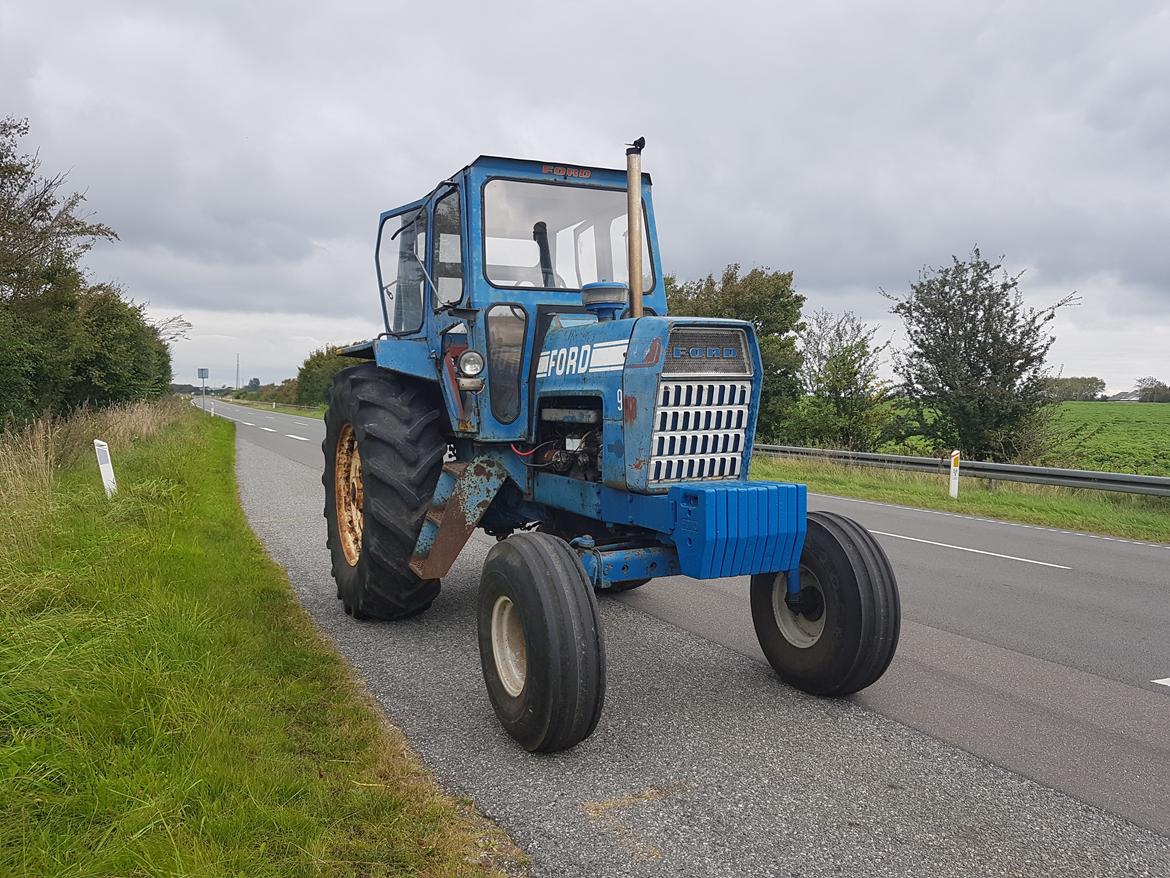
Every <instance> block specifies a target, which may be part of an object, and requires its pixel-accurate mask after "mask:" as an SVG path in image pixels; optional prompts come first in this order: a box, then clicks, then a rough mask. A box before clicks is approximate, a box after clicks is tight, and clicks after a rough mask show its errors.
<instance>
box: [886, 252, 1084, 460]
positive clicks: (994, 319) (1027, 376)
mask: <svg viewBox="0 0 1170 878" xmlns="http://www.w3.org/2000/svg"><path fill="white" fill-rule="evenodd" d="M951 259H952V262H951V265H948V266H945V267H942V268H923V270H922V271H921V272H920V273H919V277H918V281H917V282H916V283H913V284H911V286H910V292H909V294H908V295H907V296H906V297H905V298H902V299H899V298H896V297H894V296H891V295H890V294H889V293H886V292H885V290H882V294H883V295H884V296H886V298H888V299H890V301H892V302H893V303H894V304H893V307H892V309H891V311H892V313H894V314H897V315H898V316H899V317H901V318H902V321H903V324H904V326H905V331H906V336H907V340H908V343H909V346H908V348H907V349H906V350H905V351H902V352H900V353H899V354H898V355H896V356H895V359H894V363H895V368H896V370H897V372H898V375H899V377H900V378H901V381H902V389H903V391H904V392H905V395H906V396H907V397H908V398H909V399H910V401H911V403H912V406H913V409H914V412H913V414H914V418H915V420H916V422H917V423H916V429H917V431H918V432H919V433H921V435H923V436H925V437H927V438H928V439H929V440H931V441H933V442H935V443H936V446H937V447H940V448H944V449H945V448H952V447H954V448H959V449H961V450H962V451H963V452H964V453H965V454H966V455H967V456H968V457H971V458H973V459H977V460H978V459H988V458H1001V459H1008V460H1012V459H1015V458H1017V457H1018V456H1019V455H1020V453H1021V451H1022V449H1023V447H1024V444H1025V443H1024V438H1025V436H1026V435H1027V434H1028V433H1029V432H1030V427H1031V422H1032V421H1033V420H1034V419H1036V418H1037V417H1041V416H1042V411H1043V410H1044V408H1045V406H1046V404H1047V403H1048V402H1049V397H1048V394H1047V391H1046V385H1045V380H1046V378H1047V373H1046V372H1045V369H1044V360H1045V357H1046V356H1047V355H1048V349H1049V348H1050V347H1051V346H1052V343H1053V341H1054V340H1055V337H1054V336H1052V335H1051V334H1050V332H1049V330H1048V323H1049V322H1050V321H1051V320H1052V319H1053V317H1055V315H1056V312H1057V310H1058V309H1060V308H1062V307H1064V306H1066V305H1069V304H1072V303H1074V302H1075V301H1076V294H1075V293H1073V294H1070V295H1068V296H1066V297H1064V298H1063V299H1061V300H1060V301H1059V302H1057V303H1056V304H1054V305H1051V306H1049V307H1047V308H1042V309H1039V310H1037V309H1034V308H1029V307H1027V306H1025V304H1024V300H1023V296H1022V295H1021V293H1020V290H1019V281H1020V277H1021V276H1022V273H1021V274H1016V275H1009V274H1008V273H1007V272H1006V271H1005V270H1004V268H1003V266H1002V264H992V263H990V262H988V261H987V260H986V259H984V258H983V255H982V254H981V253H980V252H979V248H978V247H975V248H974V249H973V250H972V252H971V256H970V258H968V259H959V258H958V257H952V258H951Z"/></svg>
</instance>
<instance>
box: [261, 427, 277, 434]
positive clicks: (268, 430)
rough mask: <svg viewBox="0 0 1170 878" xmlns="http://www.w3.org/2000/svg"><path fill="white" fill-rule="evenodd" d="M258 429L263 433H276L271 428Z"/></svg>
mask: <svg viewBox="0 0 1170 878" xmlns="http://www.w3.org/2000/svg"><path fill="white" fill-rule="evenodd" d="M260 429H261V430H263V431H264V432H265V433H275V432H276V431H275V430H273V429H272V428H271V427H261V428H260Z"/></svg>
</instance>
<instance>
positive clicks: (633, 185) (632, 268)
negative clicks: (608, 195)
mask: <svg viewBox="0 0 1170 878" xmlns="http://www.w3.org/2000/svg"><path fill="white" fill-rule="evenodd" d="M645 146H646V138H645V137H639V138H638V139H637V140H635V141H634V142H633V143H631V144H629V149H627V150H626V216H627V217H628V219H627V223H628V226H627V229H628V231H627V234H626V237H627V238H628V244H629V247H628V249H629V275H630V279H629V283H630V316H631V317H634V318H638V317H641V316H642V237H643V235H642V150H643V149H644V148H645Z"/></svg>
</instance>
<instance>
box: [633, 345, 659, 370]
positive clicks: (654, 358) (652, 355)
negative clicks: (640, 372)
mask: <svg viewBox="0 0 1170 878" xmlns="http://www.w3.org/2000/svg"><path fill="white" fill-rule="evenodd" d="M660 359H662V339H658V338H656V339H654V340H653V341H652V342H650V347H649V348H648V349H647V351H646V356H645V357H643V358H642V362H640V363H631V364H630V368H631V369H645V368H646V367H647V366H657V365H658V361H659V360H660Z"/></svg>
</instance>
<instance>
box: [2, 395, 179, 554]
mask: <svg viewBox="0 0 1170 878" xmlns="http://www.w3.org/2000/svg"><path fill="white" fill-rule="evenodd" d="M184 414H185V410H184V406H183V405H182V403H181V402H180V401H179V400H178V399H176V398H174V397H165V398H163V399H159V400H152V401H149V402H130V403H125V404H123V405H118V406H112V407H110V408H104V409H91V408H80V409H77V410H76V411H74V412H73V413H71V414H69V415H64V416H55V415H45V416H44V417H40V418H37V419H35V420H33V421H32V422H31V423H28V424H23V425H19V426H15V425H10V426H6V427H5V428H4V429H3V430H0V565H2V564H5V563H9V564H10V563H12V559H13V557H14V555H15V553H20V552H25V551H27V550H29V549H30V548H31V547H32V546H33V545H34V544H35V542H36V538H37V534H38V532H39V531H40V530H41V529H42V528H43V527H45V526H46V525H47V524H48V523H49V522H50V521H51V520H52V518H53V516H54V515H55V514H56V512H57V509H56V502H55V498H54V487H55V485H56V483H57V477H58V474H59V473H60V472H61V471H62V469H64V468H66V467H70V466H76V465H77V464H79V463H80V461H81V460H82V458H83V456H84V455H86V454H89V455H90V456H92V455H93V440H94V439H102V440H104V441H105V442H106V443H108V444H109V446H110V451H111V454H112V455H115V456H116V455H117V453H118V452H119V451H122V450H124V449H126V448H129V447H130V445H131V444H132V443H134V442H136V441H137V440H139V439H142V438H145V437H147V436H154V435H155V434H157V433H158V432H159V431H160V430H162V429H164V428H166V427H168V426H169V425H171V424H173V423H175V422H176V421H178V420H179V418H181V417H183V415H184ZM94 460H95V463H94V478H95V479H96V478H97V464H96V458H94ZM115 463H116V457H115Z"/></svg>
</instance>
